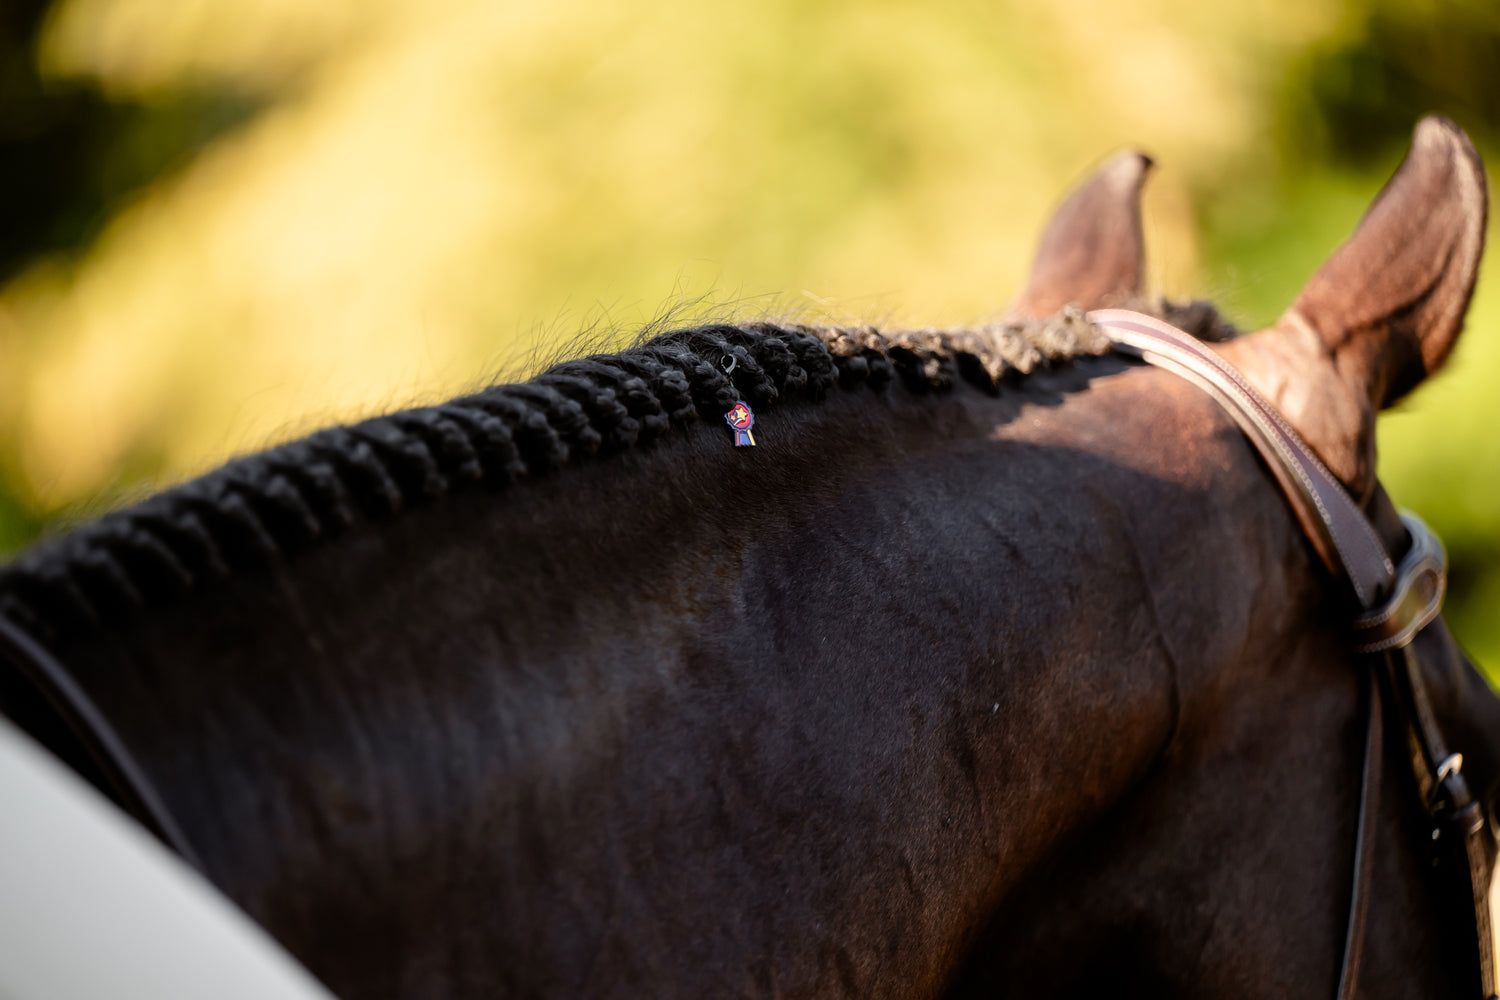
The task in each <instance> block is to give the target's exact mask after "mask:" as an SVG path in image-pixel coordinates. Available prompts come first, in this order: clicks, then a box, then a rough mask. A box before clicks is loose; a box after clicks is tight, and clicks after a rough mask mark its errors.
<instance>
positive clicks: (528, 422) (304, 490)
mask: <svg viewBox="0 0 1500 1000" xmlns="http://www.w3.org/2000/svg"><path fill="white" fill-rule="evenodd" d="M1107 346H1108V345H1107V342H1106V341H1105V339H1104V337H1103V336H1102V334H1100V333H1099V332H1098V330H1096V329H1095V328H1094V327H1092V326H1091V325H1090V324H1089V323H1088V322H1087V321H1086V320H1085V319H1084V317H1083V314H1082V313H1081V312H1079V311H1077V310H1072V311H1068V312H1064V313H1062V314H1060V315H1059V316H1056V317H1052V318H1050V319H1047V320H1043V321H1038V322H1028V323H1025V324H1011V325H1005V326H989V327H983V328H979V329H976V330H971V331H957V332H939V331H933V330H919V331H912V332H906V333H893V334H882V333H880V332H879V331H877V330H875V329H874V328H871V327H859V328H847V329H819V328H815V327H810V326H802V325H796V324H786V325H783V324H777V323H770V322H757V323H749V324H745V325H731V324H712V325H706V326H701V327H696V328H690V329H684V330H677V331H673V332H670V333H665V334H662V335H660V336H657V337H654V338H653V339H651V340H649V341H646V342H645V343H643V344H640V345H638V346H635V347H632V348H628V349H626V350H624V351H622V352H620V353H618V354H613V355H597V356H593V357H585V358H579V359H575V360H571V361H564V362H562V363H560V364H557V365H554V366H553V367H551V368H549V369H548V370H547V371H544V372H543V373H542V374H540V375H538V376H536V377H535V378H533V379H531V380H530V381H529V382H525V383H521V384H517V385H504V386H497V387H494V388H490V389H486V390H484V391H482V392H478V393H475V394H473V395H469V396H464V397H460V398H457V399H454V400H450V401H449V402H446V403H442V404H440V405H437V406H426V407H419V408H416V409H412V410H407V411H404V412H400V413H395V414H391V415H389V416H381V417H375V418H373V419H370V420H364V421H361V422H359V423H356V424H352V425H349V426H343V427H332V428H328V429H326V430H321V431H318V432H316V433H314V434H312V435H310V436H308V437H306V438H303V439H301V440H299V441H294V442H291V443H289V444H285V445H281V446H279V447H276V448H272V449H270V450H269V451H265V452H262V453H260V454H257V455H251V456H249V457H246V458H241V459H237V460H235V461H233V462H230V463H229V464H228V465H226V466H224V467H223V468H221V469H219V470H218V471H216V472H212V473H209V474H208V475H206V476H203V477H202V478H200V479H197V480H194V481H192V482H189V483H186V484H184V485H182V486H179V487H176V488H173V489H170V490H167V491H166V492H163V493H160V494H158V495H156V496H154V497H151V498H149V499H147V500H146V501H144V502H142V503H140V504H137V505H136V506H134V507H130V508H127V509H125V510H122V511H118V512H116V513H113V514H109V515H106V516H105V517H104V518H102V519H100V520H99V521H97V522H95V523H93V524H91V525H87V526H85V527H82V528H80V529H78V530H76V531H74V532H72V533H71V534H69V535H66V536H63V537H61V538H58V539H55V540H53V541H50V542H46V543H43V544H41V545H38V546H37V547H35V548H34V549H32V550H31V551H29V552H27V553H25V554H24V555H22V556H21V557H20V558H19V559H17V560H16V561H15V562H13V563H12V564H10V565H9V566H6V567H4V568H0V614H4V615H6V616H8V617H11V618H13V619H14V620H16V621H18V622H19V623H20V624H21V625H22V626H23V627H26V628H28V629H30V630H32V631H33V632H34V633H35V634H37V635H38V637H39V638H43V639H44V641H45V640H50V639H54V638H56V637H57V636H58V635H59V634H61V633H66V632H67V631H68V630H70V629H79V628H85V629H91V628H97V627H100V626H101V625H103V624H106V623H108V622H110V621H115V620H120V619H123V618H128V617H129V616H130V615H132V614H135V613H138V612H139V611H141V610H143V609H145V608H147V607H149V606H153V605H157V604H160V603H163V602H165V601H169V600H172V599H174V598H176V597H178V596H180V595H183V594H185V593H187V592H189V591H192V590H194V589H195V588H199V587H203V586H206V585H208V584H210V583H211V582H212V581H214V580H218V579H223V578H226V577H228V576H230V575H232V574H233V573H235V572H238V571H241V570H248V569H253V568H256V567H264V566H267V565H269V564H271V563H273V562H274V561H276V560H278V559H282V558H285V557H286V556H287V554H289V553H293V552H296V551H298V550H301V549H305V548H307V547H309V546H312V545H316V544H317V543H319V542H320V541H321V540H322V539H324V538H325V537H328V536H331V535H336V534H338V533H339V532H340V531H342V530H344V529H346V528H348V527H349V526H350V525H352V524H353V523H355V521H356V520H358V519H359V518H361V517H371V518H383V517H389V516H392V515H395V514H397V513H399V512H400V511H401V510H403V509H405V508H407V507H410V506H414V505H420V504H426V503H431V502H433V501H436V500H438V499H439V498H441V497H443V496H445V495H447V494H448V493H451V492H454V491H457V490H461V489H466V488H473V487H475V486H476V485H478V484H487V485H488V486H490V487H491V488H498V487H503V486H504V485H505V484H508V483H511V482H513V481H515V480H517V479H520V478H523V477H526V476H539V475H545V474H548V473H550V472H552V471H554V470H556V469H557V468H559V467H561V466H564V465H567V464H568V463H570V462H572V461H575V460H578V459H580V458H587V457H588V456H593V455H597V454H601V453H608V452H614V451H621V450H624V449H628V448H631V447H634V446H636V445H639V444H644V443H646V442H649V441H651V440H652V439H654V438H656V437H658V436H659V435H661V434H664V433H667V432H668V431H669V429H670V428H671V426H672V425H674V424H676V425H686V424H689V423H692V422H695V421H698V420H706V421H717V420H718V419H719V418H720V417H721V416H722V414H723V413H725V412H726V411H727V410H728V409H729V408H730V407H731V406H732V405H733V404H734V402H735V401H736V400H738V399H744V400H746V401H747V402H749V403H750V404H751V405H752V406H753V407H765V406H768V405H769V406H774V405H775V404H776V403H778V402H783V401H785V400H788V399H790V398H795V397H797V396H805V397H808V398H810V399H814V400H816V399H819V398H821V397H822V396H824V395H826V394H827V393H828V392H829V391H831V390H832V389H833V388H834V387H835V386H840V387H843V388H845V389H852V388H855V387H857V386H859V385H861V384H868V385H869V386H871V387H874V388H880V387H882V386H884V385H886V384H888V383H891V382H894V381H899V382H900V383H901V384H902V385H904V386H905V387H906V388H907V389H908V390H910V391H912V392H923V393H925V392H934V391H944V390H946V389H949V388H951V387H952V386H954V385H955V384H957V383H958V382H960V381H963V382H968V383H970V384H973V385H976V386H978V387H979V388H981V389H983V390H985V391H987V392H995V391H997V390H998V387H999V386H1000V384H1001V381H1002V379H1003V378H1005V377H1006V376H1007V375H1010V374H1012V373H1014V374H1016V375H1021V374H1025V373H1026V372H1029V371H1031V370H1033V369H1034V368H1036V367H1038V366H1040V365H1043V364H1047V363H1051V362H1058V361H1063V360H1066V359H1068V358H1072V357H1075V356H1078V355H1081V354H1100V353H1103V352H1104V350H1106V349H1107ZM728 358H733V359H734V365H733V370H732V371H730V372H727V373H726V372H725V371H724V366H725V365H726V364H727V363H728V362H727V360H726V359H728Z"/></svg>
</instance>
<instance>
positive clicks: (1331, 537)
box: [1089, 309, 1500, 1000]
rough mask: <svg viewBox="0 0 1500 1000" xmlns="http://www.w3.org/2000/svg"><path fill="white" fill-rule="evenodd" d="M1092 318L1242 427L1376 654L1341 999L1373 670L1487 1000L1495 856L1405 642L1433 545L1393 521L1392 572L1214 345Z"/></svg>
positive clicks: (1436, 606) (1330, 484) (1352, 988)
mask: <svg viewBox="0 0 1500 1000" xmlns="http://www.w3.org/2000/svg"><path fill="white" fill-rule="evenodd" d="M1089 319H1090V320H1091V321H1093V322H1094V323H1095V324H1097V325H1098V326H1099V327H1100V329H1101V330H1103V332H1104V333H1105V335H1106V336H1108V337H1109V338H1110V339H1111V340H1112V341H1114V343H1115V346H1116V347H1117V348H1118V349H1120V350H1122V351H1124V352H1125V353H1128V354H1132V355H1134V356H1136V357H1139V358H1141V359H1143V360H1145V361H1147V362H1149V363H1151V364H1154V365H1157V366H1159V367H1162V368H1166V369H1168V370H1170V371H1173V372H1176V373H1177V374H1178V375H1181V376H1182V377H1184V378H1186V379H1188V380H1189V381H1191V382H1193V383H1194V384H1195V385H1198V386H1199V387H1200V388H1202V389H1204V390H1205V391H1206V392H1208V393H1209V394H1210V395H1211V396H1213V397H1214V398H1215V399H1216V400H1217V401H1218V402H1219V403H1220V405H1222V406H1223V407H1224V409H1225V411H1226V412H1227V413H1228V414H1229V415H1230V416H1231V417H1233V418H1234V420H1235V422H1236V423H1238V424H1239V425H1240V427H1241V428H1242V429H1243V430H1244V431H1245V434H1246V436H1247V437H1249V439H1250V441H1251V442H1252V443H1253V444H1254V445H1255V447H1256V448H1257V449H1258V450H1259V451H1260V453H1261V455H1262V456H1263V457H1264V458H1265V460H1266V464H1267V466H1268V467H1269V468H1270V470H1271V472H1272V473H1273V474H1274V475H1275V477H1276V479H1277V481H1278V482H1279V483H1280V484H1281V487H1282V491H1283V492H1284V493H1285V494H1286V497H1287V499H1288V501H1289V502H1290V503H1291V506H1292V510H1293V511H1294V512H1295V514H1296V516H1297V519H1298V520H1299V521H1300V522H1301V523H1302V527H1303V531H1304V532H1305V533H1306V535H1307V537H1308V539H1309V540H1310V541H1311V542H1312V544H1313V547H1314V548H1315V549H1316V550H1317V551H1318V554H1319V555H1320V556H1321V557H1322V559H1323V561H1324V563H1325V565H1327V567H1328V569H1329V570H1330V571H1331V572H1332V573H1333V574H1334V575H1335V576H1336V577H1339V578H1340V579H1344V580H1348V581H1349V585H1350V587H1351V589H1352V590H1353V591H1354V596H1355V599H1356V600H1357V601H1358V604H1359V608H1360V609H1361V610H1362V611H1363V612H1364V613H1363V614H1362V615H1360V616H1359V618H1358V619H1357V621H1356V622H1355V627H1354V637H1353V638H1354V646H1355V649H1356V650H1357V651H1358V652H1361V653H1366V654H1383V655H1378V656H1372V657H1370V658H1369V659H1367V660H1365V661H1364V662H1365V663H1366V665H1367V666H1368V667H1369V670H1368V671H1367V676H1366V687H1367V689H1368V691H1369V696H1368V698H1367V699H1366V706H1367V707H1366V711H1367V713H1368V714H1367V716H1366V719H1365V726H1366V729H1365V748H1364V765H1363V768H1362V784H1361V789H1360V809H1359V821H1358V830H1357V833H1356V839H1355V848H1354V871H1353V876H1352V889H1351V891H1350V901H1349V923H1348V927H1347V930H1346V932H1345V937H1344V955H1343V961H1342V964H1341V966H1340V972H1339V985H1338V994H1337V995H1338V998H1339V1000H1353V998H1354V996H1355V993H1356V991H1357V988H1358V980H1359V967H1360V961H1361V957H1362V954H1363V949H1364V927H1365V920H1366V915H1367V913H1368V910H1369V897H1370V883H1371V880H1372V877H1373V876H1372V871H1373V865H1372V861H1373V857H1374V843H1375V831H1376V822H1375V821H1376V814H1377V811H1378V806H1379V795H1380V773H1381V764H1382V760H1381V758H1382V754H1381V745H1382V725H1383V722H1382V716H1383V709H1382V703H1381V695H1380V691H1381V681H1380V678H1379V677H1376V676H1374V672H1376V671H1379V672H1381V673H1382V674H1383V675H1384V676H1385V679H1386V682H1387V683H1389V684H1390V686H1391V691H1392V695H1393V698H1394V701H1395V703H1396V705H1397V707H1398V708H1399V710H1400V714H1401V716H1402V717H1403V719H1404V721H1405V729H1406V743H1407V749H1408V752H1409V755H1410V758H1411V763H1412V772H1413V774H1414V775H1415V776H1416V780H1417V786H1418V788H1419V790H1420V793H1421V796H1422V800H1423V806H1424V807H1425V808H1426V810H1427V812H1428V814H1429V815H1430V816H1431V817H1432V818H1433V821H1434V823H1435V828H1434V829H1435V833H1436V835H1438V836H1442V835H1444V834H1446V835H1448V836H1449V837H1450V838H1455V839H1456V838H1462V840H1463V847H1464V854H1465V858H1466V860H1465V866H1464V867H1465V868H1466V870H1467V877H1468V880H1469V889H1470V892H1471V895H1472V897H1473V904H1474V925H1475V932H1476V940H1477V944H1478V951H1479V978H1480V987H1481V990H1482V992H1481V996H1483V997H1485V998H1487V1000H1500V997H1496V995H1495V994H1496V988H1497V987H1496V973H1495V954H1494V943H1493V939H1492V937H1491V927H1490V908H1489V889H1490V881H1491V878H1492V875H1493V869H1494V863H1495V859H1494V856H1493V850H1492V847H1491V844H1490V842H1489V840H1488V839H1487V838H1486V837H1485V824H1484V818H1483V814H1482V811H1481V809H1480V806H1479V803H1478V802H1476V801H1475V800H1474V798H1473V796H1472V795H1471V794H1470V793H1469V789H1468V785H1467V783H1466V781H1465V779H1464V777H1463V773H1462V766H1463V758H1462V756H1461V755H1459V754H1456V753H1449V751H1448V748H1447V746H1446V744H1445V743H1444V741H1443V737H1442V732H1441V730H1440V729H1439V727H1438V725H1437V721H1436V718H1435V716H1434V715H1433V713H1432V707H1431V704H1430V702H1429V699H1428V697H1427V691H1426V687H1425V684H1424V682H1423V680H1422V674H1421V671H1420V669H1419V667H1418V664H1417V661H1416V656H1415V653H1414V651H1413V647H1412V645H1411V643H1412V640H1413V639H1415V637H1416V636H1417V635H1418V634H1419V633H1420V632H1421V630H1422V629H1423V628H1424V627H1425V626H1426V625H1427V624H1428V623H1429V622H1431V621H1432V620H1433V619H1434V618H1435V617H1437V615H1438V613H1439V612H1440V611H1441V609H1442V601H1443V594H1444V591H1445V588H1446V571H1447V560H1446V554H1445V553H1444V552H1443V546H1442V543H1441V542H1439V541H1438V539H1437V536H1436V535H1434V534H1433V533H1432V531H1431V530H1430V529H1428V528H1427V526H1426V525H1425V524H1423V523H1422V522H1421V520H1420V519H1418V518H1417V517H1416V516H1415V515H1413V514H1409V513H1406V512H1403V513H1402V520H1403V522H1404V523H1405V525H1406V528H1407V532H1408V534H1409V535H1410V537H1411V545H1410V550H1409V551H1408V553H1407V555H1406V557H1405V558H1403V559H1402V561H1401V567H1400V571H1399V572H1398V571H1397V570H1396V568H1395V567H1394V566H1392V564H1391V560H1390V556H1389V555H1388V554H1387V553H1386V551H1385V546H1384V545H1383V544H1382V543H1381V542H1380V539H1379V538H1378V537H1377V536H1376V534H1375V531H1374V529H1373V528H1372V527H1371V525H1370V523H1369V521H1368V520H1367V519H1366V518H1365V516H1364V512H1363V511H1361V510H1360V509H1359V507H1358V505H1356V504H1355V503H1354V501H1353V500H1352V499H1351V498H1350V497H1349V495H1348V493H1347V492H1345V490H1344V488H1343V486H1342V485H1341V484H1340V483H1339V482H1338V480H1337V479H1335V478H1334V477H1333V475H1332V474H1331V473H1329V471H1328V470H1327V468H1325V467H1324V466H1323V463H1322V462H1320V461H1319V460H1318V459H1317V457H1316V456H1314V455H1313V453H1312V451H1311V450H1310V449H1309V448H1308V447H1307V445H1306V444H1305V443H1304V442H1303V441H1302V439H1301V438H1300V437H1299V436H1298V435H1297V433H1296V432H1295V431H1293V430H1292V428H1291V427H1290V426H1288V425H1287V423H1286V421H1285V420H1284V419H1283V418H1282V416H1281V414H1280V413H1278V412H1277V411H1276V409H1275V407H1273V406H1271V404H1270V403H1269V402H1267V401H1266V399H1265V398H1264V397H1263V396H1261V395H1260V393H1259V392H1257V391H1256V390H1255V388H1254V387H1253V386H1251V385H1250V384H1249V382H1247V381H1246V380H1245V378H1244V376H1243V375H1241V374H1240V372H1238V371H1237V370H1235V368H1234V367H1233V366H1232V365H1230V364H1229V363H1228V362H1226V361H1225V360H1224V359H1223V358H1222V357H1220V356H1219V355H1218V354H1217V353H1216V352H1215V351H1214V350H1213V349H1212V348H1211V347H1209V346H1208V345H1206V344H1203V343H1201V342H1200V341H1198V340H1197V339H1195V338H1194V337H1192V336H1190V335H1189V334H1186V333H1184V332H1183V331H1181V330H1178V329H1177V328H1176V327H1174V326H1171V325H1170V324H1167V323H1164V322H1162V321H1161V320H1159V319H1156V318H1154V317H1151V316H1145V315H1142V314H1140V313H1136V312H1130V311H1128V310H1123V309H1103V310H1097V311H1095V312H1091V313H1089Z"/></svg>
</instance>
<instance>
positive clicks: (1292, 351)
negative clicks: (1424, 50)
mask: <svg viewBox="0 0 1500 1000" xmlns="http://www.w3.org/2000/svg"><path fill="white" fill-rule="evenodd" d="M1487 205H1488V197H1487V194H1486V190H1485V179H1484V165H1483V164H1482V163H1481V162H1480V160H1479V154H1478V153H1476V152H1475V151H1474V147H1473V145H1472V144H1471V143H1470V142H1469V139H1468V136H1466V135H1464V133H1463V132H1462V130H1460V129H1459V128H1458V126H1457V125H1454V124H1453V123H1452V122H1451V121H1449V120H1447V119H1446V118H1437V117H1431V118H1424V119H1422V121H1420V122H1419V123H1418V124H1417V128H1416V132H1415V133H1414V134H1413V136H1412V145H1411V150H1410V152H1408V153H1407V154H1406V159H1405V160H1404V161H1403V162H1402V164H1401V166H1400V167H1399V168H1398V169H1397V170H1396V174H1395V176H1394V177H1392V178H1391V180H1390V182H1389V183H1388V184H1386V186H1385V189H1384V190H1383V191H1381V192H1380V195H1379V197H1377V198H1376V199H1375V203H1374V204H1373V205H1371V206H1370V210H1369V211H1368V212H1366V213H1365V217H1364V219H1363V220H1361V221H1360V224H1359V228H1358V229H1356V230H1355V232H1354V235H1353V236H1351V237H1350V238H1349V240H1348V241H1347V242H1346V243H1345V244H1344V245H1343V246H1341V247H1339V249H1338V250H1337V251H1336V252H1335V253H1334V255H1333V256H1332V257H1330V258H1329V260H1328V262H1327V263H1326V264H1324V265H1323V267H1322V268H1321V269H1320V270H1319V271H1318V273H1317V274H1315V275H1314V276H1313V278H1312V280H1311V281H1309V282H1308V283H1307V286H1306V287H1305V288H1303V289H1302V292H1301V294H1300V295H1298V296H1297V300H1296V301H1295V302H1293V303H1292V307H1291V308H1290V309H1288V310H1287V312H1286V314H1285V315H1283V316H1282V318H1281V319H1280V320H1278V321H1277V322H1276V324H1275V325H1274V326H1271V327H1269V328H1267V329H1265V330H1262V331H1260V332H1259V333H1256V334H1253V335H1251V336H1249V337H1245V338H1241V339H1240V340H1239V341H1236V342H1235V343H1233V344H1229V345H1226V346H1225V348H1224V351H1225V354H1226V356H1228V357H1229V358H1230V360H1231V361H1233V362H1234V363H1235V364H1237V365H1239V366H1240V367H1241V369H1242V370H1244V371H1245V373H1246V375H1248V376H1249V377H1250V379H1251V381H1252V382H1254V383H1255V384H1256V387H1257V388H1259V389H1260V390H1261V391H1262V392H1263V393H1265V394H1266V395H1267V396H1269V397H1270V398H1271V400H1272V401H1273V402H1274V403H1276V404H1277V406H1278V407H1279V408H1280V409H1281V411H1282V413H1283V414H1285V415H1286V417H1287V418H1288V420H1290V421H1291V423H1292V425H1293V426H1294V427H1295V428H1296V429H1297V431H1298V433H1300V434H1301V435H1302V436H1303V437H1304V438H1305V439H1306V440H1307V442H1308V443H1309V444H1310V445H1312V446H1313V448H1314V450H1316V451H1317V452H1318V454H1319V456H1320V457H1321V458H1322V459H1323V461H1324V462H1325V463H1326V464H1327V465H1328V467H1329V469H1330V470H1332V471H1333V473H1334V474H1335V475H1337V476H1338V477H1339V478H1340V479H1342V480H1343V481H1344V484H1345V485H1346V486H1348V487H1349V488H1350V490H1351V491H1352V492H1353V493H1354V494H1355V496H1357V497H1362V496H1364V495H1365V494H1366V493H1367V492H1368V491H1369V490H1370V489H1371V488H1372V487H1373V486H1374V481H1375V414H1376V412H1377V411H1378V410H1380V409H1382V408H1383V407H1386V406H1390V405H1391V404H1392V403H1394V402H1396V400H1398V399H1400V398H1401V397H1402V396H1403V395H1405V394H1406V393H1407V392H1409V391H1410V390H1411V389H1412V388H1414V387H1415V386H1416V385H1417V384H1418V383H1420V382H1421V381H1422V380H1423V379H1424V378H1426V377H1427V376H1428V375H1430V374H1431V373H1432V372H1434V371H1435V370H1437V368H1438V366H1440V365H1441V364H1442V363H1443V361H1444V360H1445V359H1446V358H1447V357H1448V353H1449V352H1450V351H1451V350H1452V349H1453V345H1454V343H1455V342H1456V341H1457V340H1458V334H1459V331H1460V330H1461V329H1462V327H1463V320H1464V313H1465V312H1466V311H1467V310H1468V306H1469V298H1470V296H1471V295H1473V292H1474V279H1475V278H1476V276H1477V275H1478V273H1479V258H1480V256H1481V254H1482V253H1483V251H1484V228H1485V216H1486V212H1487Z"/></svg>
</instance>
